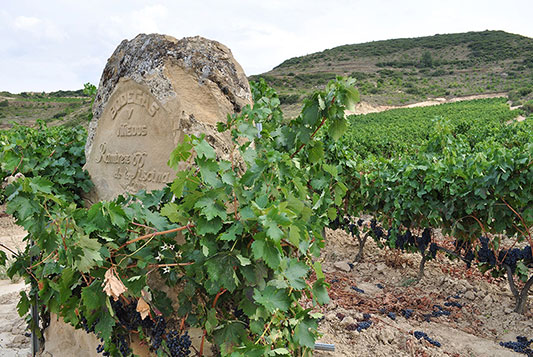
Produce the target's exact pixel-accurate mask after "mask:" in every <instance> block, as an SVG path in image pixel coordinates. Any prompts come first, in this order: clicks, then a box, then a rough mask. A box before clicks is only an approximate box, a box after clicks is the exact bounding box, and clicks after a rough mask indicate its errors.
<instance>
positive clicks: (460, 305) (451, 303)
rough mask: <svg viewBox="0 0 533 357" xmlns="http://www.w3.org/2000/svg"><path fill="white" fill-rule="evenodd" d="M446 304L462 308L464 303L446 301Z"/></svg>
mask: <svg viewBox="0 0 533 357" xmlns="http://www.w3.org/2000/svg"><path fill="white" fill-rule="evenodd" d="M444 306H448V307H451V306H453V307H458V308H460V309H461V308H462V307H463V305H462V304H461V303H459V302H457V301H446V302H445V303H444Z"/></svg>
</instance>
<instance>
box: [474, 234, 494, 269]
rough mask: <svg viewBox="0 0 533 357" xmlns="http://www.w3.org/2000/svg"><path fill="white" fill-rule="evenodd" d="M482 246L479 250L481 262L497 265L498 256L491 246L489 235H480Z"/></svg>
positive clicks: (478, 254)
mask: <svg viewBox="0 0 533 357" xmlns="http://www.w3.org/2000/svg"><path fill="white" fill-rule="evenodd" d="M479 241H480V242H481V248H480V249H479V250H478V252H477V258H478V260H479V262H480V263H488V264H489V265H490V266H495V265H496V256H495V255H494V252H493V251H492V249H490V247H489V239H488V238H487V237H480V238H479Z"/></svg>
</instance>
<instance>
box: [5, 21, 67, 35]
mask: <svg viewBox="0 0 533 357" xmlns="http://www.w3.org/2000/svg"><path fill="white" fill-rule="evenodd" d="M12 26H13V28H14V29H15V31H23V32H26V33H28V34H30V35H32V36H33V37H37V38H40V39H48V40H53V41H62V40H65V39H66V38H68V35H67V33H66V32H64V31H62V30H61V29H60V28H59V27H58V26H56V25H55V24H54V23H53V22H52V21H50V20H42V19H39V18H37V17H32V16H17V17H16V18H15V19H14V20H13V23H12Z"/></svg>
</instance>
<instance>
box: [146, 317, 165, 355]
mask: <svg viewBox="0 0 533 357" xmlns="http://www.w3.org/2000/svg"><path fill="white" fill-rule="evenodd" d="M166 328H167V322H166V321H165V318H164V317H163V316H158V317H156V318H155V323H154V327H153V328H152V331H151V334H150V337H151V339H152V348H153V349H154V350H157V349H159V347H161V342H162V341H163V336H164V334H165V330H166Z"/></svg>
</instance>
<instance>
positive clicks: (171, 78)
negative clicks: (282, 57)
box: [85, 34, 251, 202]
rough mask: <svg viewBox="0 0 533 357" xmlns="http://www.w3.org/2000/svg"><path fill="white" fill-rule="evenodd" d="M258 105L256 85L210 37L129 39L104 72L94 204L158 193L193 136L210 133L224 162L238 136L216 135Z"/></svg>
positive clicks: (95, 132) (90, 161)
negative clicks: (230, 117)
mask: <svg viewBox="0 0 533 357" xmlns="http://www.w3.org/2000/svg"><path fill="white" fill-rule="evenodd" d="M246 104H251V94H250V88H249V85H248V80H247V78H246V75H245V74H244V71H243V70H242V68H241V66H240V65H239V64H238V63H237V62H236V61H235V59H234V58H233V56H232V54H231V51H230V50H229V49H228V48H227V47H226V46H224V45H222V44H220V43H219V42H216V41H211V40H207V39H205V38H202V37H188V38H184V39H181V40H176V39H175V38H172V37H170V36H164V35H158V34H152V35H144V34H141V35H138V36H137V37H135V38H134V39H133V40H131V41H127V40H125V41H123V42H122V43H121V44H120V45H119V46H118V47H117V49H116V50H115V52H114V53H113V55H112V56H111V57H110V58H109V60H108V62H107V65H106V67H105V69H104V71H103V74H102V78H101V80H100V85H99V88H98V92H97V94H96V99H95V102H94V106H93V119H92V121H91V123H90V125H89V133H88V139H87V144H86V147H85V154H86V158H87V164H86V166H85V167H86V169H87V170H88V171H89V173H90V175H91V178H92V180H93V182H94V183H95V186H96V187H95V190H94V193H93V194H92V195H91V197H89V200H90V201H92V202H96V201H98V200H102V199H111V198H113V197H115V196H117V195H118V194H121V193H124V192H136V191H138V190H139V189H146V190H152V189H158V188H161V187H162V186H163V185H164V184H165V183H167V182H170V181H172V179H173V178H174V173H173V172H172V171H171V170H170V168H168V167H167V165H166V163H167V161H168V158H169V156H170V153H171V151H172V150H173V149H174V147H175V146H176V144H177V143H178V142H180V141H181V140H182V139H183V136H184V135H185V134H193V135H197V136H198V135H200V134H202V133H203V134H206V138H207V140H208V141H209V142H210V143H211V144H212V145H213V146H214V147H215V148H216V149H217V152H218V154H219V155H221V156H222V157H224V156H225V155H227V154H228V153H229V147H230V144H229V143H230V138H229V137H227V136H224V135H221V134H220V133H218V132H217V130H216V123H217V122H219V121H225V120H226V116H227V114H231V113H234V112H238V111H240V110H241V109H242V107H244V106H245V105H246Z"/></svg>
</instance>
